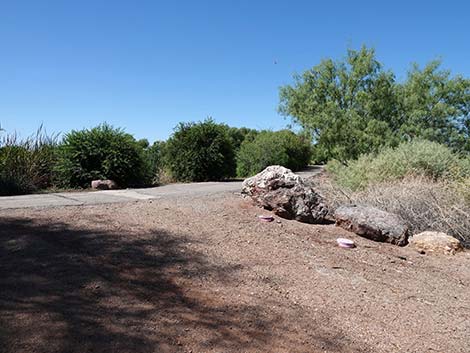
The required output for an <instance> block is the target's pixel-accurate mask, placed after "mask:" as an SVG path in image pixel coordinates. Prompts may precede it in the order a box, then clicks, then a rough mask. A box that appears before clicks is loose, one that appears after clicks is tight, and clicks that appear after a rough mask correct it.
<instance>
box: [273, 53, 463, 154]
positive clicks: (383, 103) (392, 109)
mask: <svg viewBox="0 0 470 353" xmlns="http://www.w3.org/2000/svg"><path fill="white" fill-rule="evenodd" d="M439 65H440V63H439V62H437V61H434V62H431V63H430V64H429V65H427V66H426V67H425V68H424V69H423V70H420V69H419V68H418V67H417V66H416V65H415V66H413V68H412V70H411V71H410V72H409V74H408V77H407V80H406V81H405V82H404V83H402V84H398V83H396V82H395V76H394V75H393V73H391V72H389V71H385V70H384V69H383V67H382V65H381V64H380V63H379V62H378V61H377V59H376V58H375V51H374V50H373V49H368V48H366V47H362V48H361V49H360V50H357V51H356V50H348V52H347V56H346V58H345V60H343V61H333V60H331V59H326V60H323V61H322V62H321V63H320V64H319V65H317V66H315V67H313V68H312V69H311V70H308V71H306V72H304V73H303V74H302V75H296V76H294V84H293V85H287V86H285V87H282V88H281V90H280V106H279V111H280V112H281V113H282V114H284V115H286V116H291V117H292V119H293V121H294V122H296V123H298V124H299V125H301V126H302V127H303V128H304V129H306V130H307V131H309V132H311V134H312V137H313V141H314V143H315V156H316V157H317V159H320V160H327V159H338V160H340V161H342V162H343V163H346V160H348V159H353V158H357V157H358V156H359V155H360V154H363V153H370V152H377V151H378V150H379V149H381V148H382V147H383V146H396V145H397V144H398V143H399V142H400V141H407V140H410V139H413V138H417V137H419V138H425V139H429V140H432V141H436V142H440V143H444V144H446V145H448V146H451V147H453V148H455V149H460V150H462V149H465V150H470V143H469V133H470V121H469V120H470V119H469V111H470V80H468V79H464V78H462V77H460V76H457V77H455V78H451V77H450V73H449V72H448V71H442V70H439Z"/></svg>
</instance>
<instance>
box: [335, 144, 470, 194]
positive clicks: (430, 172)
mask: <svg viewBox="0 0 470 353" xmlns="http://www.w3.org/2000/svg"><path fill="white" fill-rule="evenodd" d="M327 170H328V172H330V173H331V174H332V175H333V176H334V178H335V180H336V182H337V183H338V184H339V185H341V186H343V187H347V188H349V189H351V190H358V189H364V188H366V187H367V186H368V185H371V184H374V183H379V182H383V181H393V180H399V179H401V178H404V177H406V176H410V175H419V176H425V177H428V178H430V179H432V180H459V179H461V178H465V177H466V176H470V161H469V160H468V159H465V158H461V156H459V155H458V154H457V153H454V152H452V150H451V149H450V148H448V147H446V146H444V145H441V144H438V143H436V142H430V141H424V140H417V141H412V142H406V143H402V144H400V145H399V146H398V147H396V148H385V149H383V150H382V151H381V152H379V153H378V154H366V155H362V156H360V157H359V158H358V159H357V160H353V161H349V162H348V163H347V165H345V164H342V163H340V162H338V161H331V162H329V163H328V165H327Z"/></svg>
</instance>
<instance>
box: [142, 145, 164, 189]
mask: <svg viewBox="0 0 470 353" xmlns="http://www.w3.org/2000/svg"><path fill="white" fill-rule="evenodd" d="M141 141H142V140H141ZM164 151H165V142H163V141H156V142H155V143H154V144H153V145H151V146H150V145H147V146H146V147H145V148H144V159H145V163H146V164H147V166H146V170H147V171H148V173H149V180H150V181H151V183H152V184H154V185H156V184H160V182H161V173H162V169H163V167H164V165H163V159H164Z"/></svg>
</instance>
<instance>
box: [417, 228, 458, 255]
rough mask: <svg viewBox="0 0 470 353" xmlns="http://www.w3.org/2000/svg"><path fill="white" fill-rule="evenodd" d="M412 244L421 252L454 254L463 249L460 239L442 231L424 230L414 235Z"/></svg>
mask: <svg viewBox="0 0 470 353" xmlns="http://www.w3.org/2000/svg"><path fill="white" fill-rule="evenodd" d="M410 246H411V247H413V248H414V249H416V250H417V251H418V252H420V253H432V254H446V255H453V254H455V253H456V252H458V251H462V250H463V246H462V243H460V241H459V240H458V239H455V238H454V237H451V236H450V235H447V234H446V233H441V232H430V231H428V232H422V233H419V234H416V235H413V237H411V239H410Z"/></svg>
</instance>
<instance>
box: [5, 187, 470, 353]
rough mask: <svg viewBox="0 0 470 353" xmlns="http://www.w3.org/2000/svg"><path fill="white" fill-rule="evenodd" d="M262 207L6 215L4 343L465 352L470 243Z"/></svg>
mask: <svg viewBox="0 0 470 353" xmlns="http://www.w3.org/2000/svg"><path fill="white" fill-rule="evenodd" d="M260 213H262V212H261V211H260V210H259V209H257V208H255V207H254V206H252V205H251V204H249V203H248V202H246V201H243V200H241V198H240V197H239V196H237V195H234V194H233V193H230V192H227V193H219V194H212V195H204V196H202V195H191V196H179V197H177V198H162V199H158V200H155V199H153V200H141V201H138V202H132V203H126V204H117V203H116V204H103V205H92V206H89V205H88V206H87V205H85V206H68V207H60V208H44V209H39V208H37V209H15V210H3V211H1V212H0V310H1V312H0V351H1V352H4V353H13V352H21V353H29V352H40V353H42V352H48V353H49V352H64V353H65V352H66V353H74V352H77V353H83V352H99V353H105V352H117V353H121V352H129V353H130V352H133V353H135V352H137V353H139V352H186V353H188V352H193V353H196V352H449V353H458V352H469V351H470V349H469V338H468V337H469V333H470V295H469V293H470V256H469V254H468V252H467V253H463V254H458V255H455V256H453V257H450V258H448V257H442V258H438V257H431V256H422V255H419V254H417V253H414V252H413V251H412V250H410V249H407V248H398V247H395V246H392V245H387V244H379V243H374V242H371V241H368V240H366V239H362V238H358V237H356V236H354V235H352V234H350V233H348V232H346V231H344V230H342V229H337V228H335V227H334V226H313V225H307V224H301V223H298V222H294V221H286V220H279V222H280V223H278V222H272V223H261V222H259V221H258V219H257V218H256V215H257V214H260ZM338 236H348V237H350V238H352V239H354V240H355V241H356V243H357V244H358V248H357V249H354V250H347V249H341V248H338V247H337V246H336V245H335V239H336V238H337V237H338Z"/></svg>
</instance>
